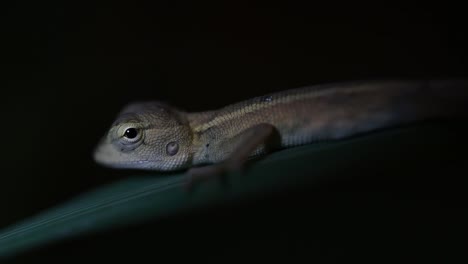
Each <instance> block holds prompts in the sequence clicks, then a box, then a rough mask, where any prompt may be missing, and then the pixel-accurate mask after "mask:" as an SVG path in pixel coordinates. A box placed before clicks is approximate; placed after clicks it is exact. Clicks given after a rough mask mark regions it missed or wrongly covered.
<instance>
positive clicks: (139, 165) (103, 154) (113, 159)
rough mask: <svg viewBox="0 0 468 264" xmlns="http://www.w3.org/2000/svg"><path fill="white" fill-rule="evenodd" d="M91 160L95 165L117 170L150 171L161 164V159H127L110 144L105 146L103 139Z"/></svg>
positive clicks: (126, 156)
mask: <svg viewBox="0 0 468 264" xmlns="http://www.w3.org/2000/svg"><path fill="white" fill-rule="evenodd" d="M93 159H94V161H95V162H96V163H98V164H100V165H102V166H104V167H109V168H119V169H140V170H141V169H152V168H154V167H155V165H156V164H158V163H161V162H162V160H161V159H139V158H137V157H129V156H128V155H126V154H123V153H121V152H118V151H117V150H116V149H115V148H114V147H113V146H112V144H106V141H105V140H104V139H103V140H101V143H100V144H98V146H97V147H96V149H95V150H94V152H93Z"/></svg>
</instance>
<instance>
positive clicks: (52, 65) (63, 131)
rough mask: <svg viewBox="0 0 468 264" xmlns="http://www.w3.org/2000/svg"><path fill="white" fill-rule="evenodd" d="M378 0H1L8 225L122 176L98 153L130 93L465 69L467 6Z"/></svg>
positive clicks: (216, 90)
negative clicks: (97, 159) (96, 158)
mask: <svg viewBox="0 0 468 264" xmlns="http://www.w3.org/2000/svg"><path fill="white" fill-rule="evenodd" d="M380 2H381V4H379V5H375V6H368V5H366V6H355V5H349V6H342V5H339V4H336V5H335V4H330V5H329V6H319V5H317V4H315V3H313V4H309V5H305V4H299V3H291V2H289V1H288V2H286V1H285V2H283V3H282V4H272V3H269V4H255V3H254V2H250V1H246V2H242V1H232V2H224V1H222V3H218V4H210V5H198V4H195V3H191V4H190V3H186V2H179V1H154V3H153V4H142V3H134V2H133V1H126V2H125V3H123V4H120V3H113V4H97V3H94V4H84V3H81V2H79V3H69V2H68V1H62V2H59V3H47V2H42V1H37V2H36V3H27V4H26V3H23V2H11V3H9V4H4V7H3V8H2V9H1V43H2V44H1V50H2V52H1V54H2V57H1V63H2V68H1V76H2V78H1V83H2V84H1V99H2V100H1V104H0V105H1V110H2V111H1V113H2V120H1V121H2V128H1V131H2V133H1V134H2V135H1V145H2V151H1V178H0V187H1V192H0V195H1V196H0V209H1V211H0V212H1V215H0V227H3V226H6V225H8V224H10V223H13V222H14V221H16V220H18V219H21V218H24V217H26V216H29V215H32V214H34V213H37V212H39V211H40V210H42V209H45V208H48V207H49V206H52V205H55V204H58V203H61V202H62V201H64V200H65V199H68V198H71V197H73V196H74V195H76V194H78V193H80V192H82V191H85V190H88V189H90V188H93V187H95V186H97V185H100V184H103V183H106V182H110V181H112V180H113V179H115V178H116V177H121V176H124V175H125V173H127V172H121V171H112V170H106V169H104V168H101V167H99V166H97V165H96V164H94V162H93V161H92V159H91V153H92V150H93V148H94V146H95V144H96V143H97V141H98V139H99V138H100V137H101V136H102V135H103V133H104V132H105V130H106V129H107V127H108V125H109V124H110V122H111V121H112V119H113V118H114V116H115V114H116V113H117V111H119V110H120V108H121V107H122V106H123V105H124V104H126V103H128V102H130V101H134V100H162V101H166V102H169V103H172V104H174V105H177V106H180V107H182V108H185V109H187V110H191V111H197V110H207V109H211V108H216V107H220V106H223V105H225V104H227V103H232V102H235V101H238V100H242V99H246V98H248V97H251V96H256V95H261V94H264V93H267V92H273V91H278V90H284V89H288V88H295V87H299V86H303V85H311V84H316V83H323V82H330V81H342V80H356V79H369V78H370V79H378V78H445V77H457V78H458V77H467V68H468V67H467V66H468V60H467V59H468V54H467V49H466V47H467V46H468V42H467V39H466V28H465V27H464V22H465V21H464V20H466V19H464V17H466V15H465V14H464V13H463V12H462V11H463V8H461V7H457V6H449V5H448V4H446V5H445V6H443V5H441V4H442V3H437V4H433V5H432V4H426V5H424V6H422V5H419V6H404V7H401V6H400V7H399V6H395V5H393V4H392V2H391V1H385V2H382V1H380ZM338 7H339V8H338Z"/></svg>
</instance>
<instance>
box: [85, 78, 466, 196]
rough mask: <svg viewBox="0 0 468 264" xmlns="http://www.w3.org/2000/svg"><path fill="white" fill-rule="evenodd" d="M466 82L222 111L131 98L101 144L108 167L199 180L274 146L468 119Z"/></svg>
mask: <svg viewBox="0 0 468 264" xmlns="http://www.w3.org/2000/svg"><path fill="white" fill-rule="evenodd" d="M467 102H468V82H466V81H464V80H368V81H348V82H335V83H321V84H314V85H309V86H303V87H298V88H294V89H289V90H283V91H278V92H272V93H270V94H266V95H263V96H256V97H253V98H250V99H246V100H244V101H240V102H236V103H232V104H229V105H226V106H224V107H221V108H219V109H214V110H213V109H211V110H206V111H198V112H188V111H186V110H184V109H182V108H180V107H176V106H173V105H170V104H168V103H165V102H162V101H157V100H152V101H151V100H148V101H138V102H130V103H128V104H127V105H126V106H124V107H123V109H121V111H120V112H119V113H118V115H117V117H116V119H115V120H114V121H113V122H112V124H111V126H110V128H109V129H108V131H106V133H105V135H104V136H103V137H102V138H101V139H100V141H99V143H98V144H97V146H96V148H95V150H94V154H93V158H94V160H95V161H96V162H97V163H99V164H101V165H102V166H105V167H110V168H114V169H138V170H155V171H162V172H167V171H177V170H186V171H187V175H188V181H187V183H188V185H187V186H188V187H189V188H191V187H192V186H193V184H194V183H195V182H196V181H197V180H200V179H204V178H206V177H210V176H213V175H225V174H226V173H227V172H232V171H235V170H241V169H243V168H244V165H245V164H246V162H247V161H249V160H251V159H253V158H255V157H262V156H265V155H268V154H269V153H271V152H273V151H279V150H281V149H285V148H292V147H296V146H301V145H305V144H313V143H314V142H320V141H324V140H327V141H334V140H342V139H346V138H350V137H353V136H358V135H361V134H364V133H369V132H372V131H376V130H380V129H385V128H390V127H394V126H398V125H404V124H410V123H413V122H418V121H423V120H428V119H444V118H452V117H459V116H463V117H466V116H467V112H468V110H467V106H468V104H467Z"/></svg>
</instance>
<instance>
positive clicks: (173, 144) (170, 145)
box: [166, 141, 179, 156]
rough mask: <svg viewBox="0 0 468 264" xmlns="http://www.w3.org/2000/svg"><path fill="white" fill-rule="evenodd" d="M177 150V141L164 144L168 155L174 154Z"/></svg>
mask: <svg viewBox="0 0 468 264" xmlns="http://www.w3.org/2000/svg"><path fill="white" fill-rule="evenodd" d="M177 152H179V143H177V142H175V141H171V142H169V143H168V144H167V145H166V153H167V155H169V156H174V155H175V154H177Z"/></svg>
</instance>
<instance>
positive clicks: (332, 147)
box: [0, 124, 462, 257]
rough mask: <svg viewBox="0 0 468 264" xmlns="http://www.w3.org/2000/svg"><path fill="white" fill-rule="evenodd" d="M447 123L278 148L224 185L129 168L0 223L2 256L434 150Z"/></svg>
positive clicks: (447, 132)
mask: <svg viewBox="0 0 468 264" xmlns="http://www.w3.org/2000/svg"><path fill="white" fill-rule="evenodd" d="M449 128H450V127H448V126H445V125H439V124H424V125H423V124H421V125H418V126H409V127H404V128H398V129H392V130H385V131H381V132H375V133H371V134H368V135H363V136H359V137H355V138H352V139H348V140H342V141H339V142H327V143H317V144H311V145H307V146H302V147H297V148H293V149H287V150H283V151H279V152H276V153H274V154H272V155H269V156H268V157H266V158H264V159H262V160H258V161H255V162H253V163H252V164H251V166H249V168H248V170H247V171H246V172H245V174H243V175H240V174H237V173H233V174H230V175H228V177H227V184H226V185H222V184H221V183H220V182H218V181H216V180H213V181H209V182H205V183H203V184H202V185H200V186H199V187H198V188H196V189H195V190H194V192H192V193H189V192H186V191H185V190H184V188H182V186H183V181H184V175H183V173H179V174H155V173H154V174H150V175H148V176H132V175H129V177H128V178H126V179H124V180H120V181H117V182H114V183H112V184H109V185H107V186H103V187H100V188H96V189H94V190H93V191H91V192H88V193H83V194H81V195H80V196H78V197H76V198H74V199H72V200H70V201H64V202H63V204H61V205H60V206H58V207H55V208H50V209H48V210H46V211H44V212H42V213H40V214H39V215H37V216H35V217H32V218H29V219H24V220H23V221H22V222H19V223H17V224H15V225H12V226H10V227H8V228H6V229H4V230H2V231H1V232H0V257H2V256H3V257H6V256H12V255H16V254H20V253H21V252H24V251H26V250H28V249H31V248H34V247H36V246H42V245H45V244H47V243H51V242H53V241H60V240H61V239H64V238H70V237H77V236H80V235H83V234H87V233H92V232H96V231H102V230H109V229H112V228H116V227H119V226H120V227H121V226H126V225H129V224H138V223H140V222H141V221H145V220H148V219H158V218H162V217H168V216H171V215H174V214H178V213H181V212H185V211H188V210H197V209H198V208H202V207H204V206H211V205H219V206H222V205H223V204H224V203H226V202H229V201H235V200H238V199H249V197H251V196H252V195H263V194H266V193H271V192H280V191H284V190H294V189H295V188H298V187H301V188H303V187H304V186H313V185H314V184H317V183H319V182H321V181H327V180H331V179H333V177H334V176H335V175H337V171H346V170H347V169H348V168H351V167H352V166H355V165H356V164H361V165H362V164H363V163H364V165H365V163H367V162H374V163H375V162H382V164H391V163H394V162H397V161H396V160H397V159H398V155H399V154H398V153H402V152H408V151H413V153H411V154H410V155H418V154H422V153H426V154H427V155H434V154H428V150H431V149H437V146H440V145H441V144H448V145H450V144H452V145H453V143H454V142H455V141H456V140H458V139H459V138H461V137H462V135H460V134H457V133H454V131H455V132H456V131H458V130H457V129H449ZM434 139H437V140H434ZM436 155H443V154H441V153H438V154H437V153H436ZM425 157H426V156H425ZM378 166H380V165H378ZM382 166H383V165H382ZM364 167H365V166H364Z"/></svg>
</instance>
